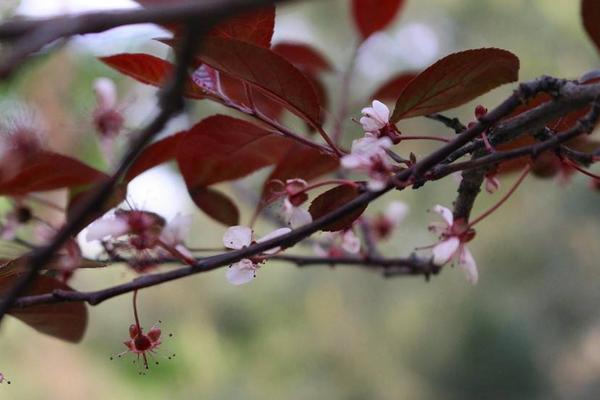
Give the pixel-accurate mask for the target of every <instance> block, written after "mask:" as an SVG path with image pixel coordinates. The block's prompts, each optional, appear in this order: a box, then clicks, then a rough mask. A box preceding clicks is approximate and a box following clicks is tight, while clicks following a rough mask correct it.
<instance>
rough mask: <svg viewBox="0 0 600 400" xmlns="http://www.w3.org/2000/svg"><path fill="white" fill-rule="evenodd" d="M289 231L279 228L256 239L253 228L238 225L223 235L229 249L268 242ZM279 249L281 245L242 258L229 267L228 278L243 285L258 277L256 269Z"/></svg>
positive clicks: (233, 282)
mask: <svg viewBox="0 0 600 400" xmlns="http://www.w3.org/2000/svg"><path fill="white" fill-rule="evenodd" d="M289 232H291V229H290V228H279V229H276V230H274V231H273V232H271V233H269V234H268V235H265V236H263V237H262V238H260V239H258V240H256V241H255V240H254V239H253V231H252V229H250V228H248V227H246V226H241V225H236V226H231V227H229V228H228V229H227V231H225V234H224V235H223V244H224V245H225V247H227V248H228V249H232V250H241V249H243V248H244V247H247V246H250V245H251V244H253V243H260V242H266V241H268V240H271V239H273V238H276V237H278V236H282V235H285V234H287V233H289ZM279 251H280V248H279V247H274V248H272V249H268V250H265V251H263V252H262V254H259V255H257V256H254V257H251V258H242V259H241V260H240V261H238V262H236V263H233V264H232V265H231V266H230V267H229V268H228V269H227V273H226V277H227V280H228V281H229V282H230V283H232V284H233V285H242V284H244V283H248V282H250V281H251V280H252V279H254V278H256V271H257V270H258V269H259V268H260V263H262V262H264V261H265V259H266V257H265V255H272V254H275V253H277V252H279Z"/></svg>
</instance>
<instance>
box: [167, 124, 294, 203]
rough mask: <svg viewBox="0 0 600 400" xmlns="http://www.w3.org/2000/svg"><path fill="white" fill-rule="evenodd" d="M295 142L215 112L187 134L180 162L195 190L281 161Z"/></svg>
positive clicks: (183, 172)
mask: <svg viewBox="0 0 600 400" xmlns="http://www.w3.org/2000/svg"><path fill="white" fill-rule="evenodd" d="M292 143H293V142H292V141H291V140H290V139H287V138H285V137H282V136H279V135H276V134H274V133H272V132H270V131H268V130H265V129H263V128H261V127H259V126H256V125H254V124H252V123H250V122H247V121H243V120H240V119H236V118H232V117H228V116H225V115H214V116H212V117H209V118H206V119H204V120H202V121H200V122H199V123H198V124H196V125H195V126H194V127H192V128H191V129H190V130H189V131H187V132H186V133H185V137H184V138H182V139H181V141H180V142H179V146H178V148H177V163H178V164H179V169H180V170H181V174H182V176H183V178H184V179H185V182H186V184H187V186H188V190H189V191H190V192H192V193H193V192H194V189H195V188H196V187H198V186H209V185H212V184H214V183H218V182H224V181H228V180H232V179H237V178H241V177H243V176H246V175H248V174H250V173H251V172H253V171H256V170H257V169H259V168H262V167H265V166H267V165H271V164H275V163H277V162H279V160H280V159H281V158H282V157H283V156H284V155H285V154H286V153H287V151H288V150H289V148H290V146H291V145H292Z"/></svg>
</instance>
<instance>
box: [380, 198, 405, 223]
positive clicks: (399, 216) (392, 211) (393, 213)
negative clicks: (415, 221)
mask: <svg viewBox="0 0 600 400" xmlns="http://www.w3.org/2000/svg"><path fill="white" fill-rule="evenodd" d="M407 214H408V205H406V203H403V202H401V201H392V202H390V204H388V206H387V208H386V210H385V217H386V218H387V219H388V220H389V221H390V222H391V223H392V224H393V225H398V224H399V223H400V222H402V220H403V219H404V218H405V217H406V215H407Z"/></svg>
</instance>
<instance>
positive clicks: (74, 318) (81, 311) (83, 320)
mask: <svg viewBox="0 0 600 400" xmlns="http://www.w3.org/2000/svg"><path fill="white" fill-rule="evenodd" d="M17 279H19V275H17V276H11V277H10V278H4V279H0V293H1V292H3V291H6V290H8V288H10V287H11V286H12V285H14V282H15V280H17ZM56 289H60V290H72V289H71V288H70V287H69V286H67V285H65V284H63V283H60V282H59V281H57V280H56V279H54V278H51V277H49V276H45V275H39V276H38V277H37V278H36V280H35V282H34V283H33V284H32V285H31V287H30V288H29V290H28V291H27V293H26V294H27V295H36V294H45V293H52V291H53V290H56ZM9 314H10V315H12V316H13V317H15V318H18V319H20V320H21V321H22V322H24V323H26V324H27V325H29V326H31V327H32V328H34V329H35V330H37V331H39V332H41V333H44V334H46V335H50V336H54V337H56V338H58V339H62V340H66V341H68V342H79V341H80V340H81V339H82V338H83V334H84V333H85V329H86V327H87V319H88V318H87V309H86V308H85V305H84V304H83V303H81V302H73V303H58V304H44V305H38V306H32V307H27V308H23V309H18V308H13V309H12V310H10V311H9Z"/></svg>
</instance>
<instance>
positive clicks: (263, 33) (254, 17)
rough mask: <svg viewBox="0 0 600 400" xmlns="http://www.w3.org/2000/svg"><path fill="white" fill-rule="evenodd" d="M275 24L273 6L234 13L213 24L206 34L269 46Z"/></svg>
mask: <svg viewBox="0 0 600 400" xmlns="http://www.w3.org/2000/svg"><path fill="white" fill-rule="evenodd" d="M274 26H275V6H274V5H271V6H267V7H264V8H261V9H259V10H254V11H250V12H247V13H244V14H240V15H236V16H234V17H231V18H228V19H226V20H225V21H223V22H221V23H219V24H218V25H217V26H215V27H214V28H213V29H212V30H211V31H210V32H209V33H208V35H209V36H210V37H221V38H226V39H236V40H241V41H244V42H248V43H253V44H255V45H258V46H261V47H266V48H269V47H271V38H272V37H273V28H274Z"/></svg>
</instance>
